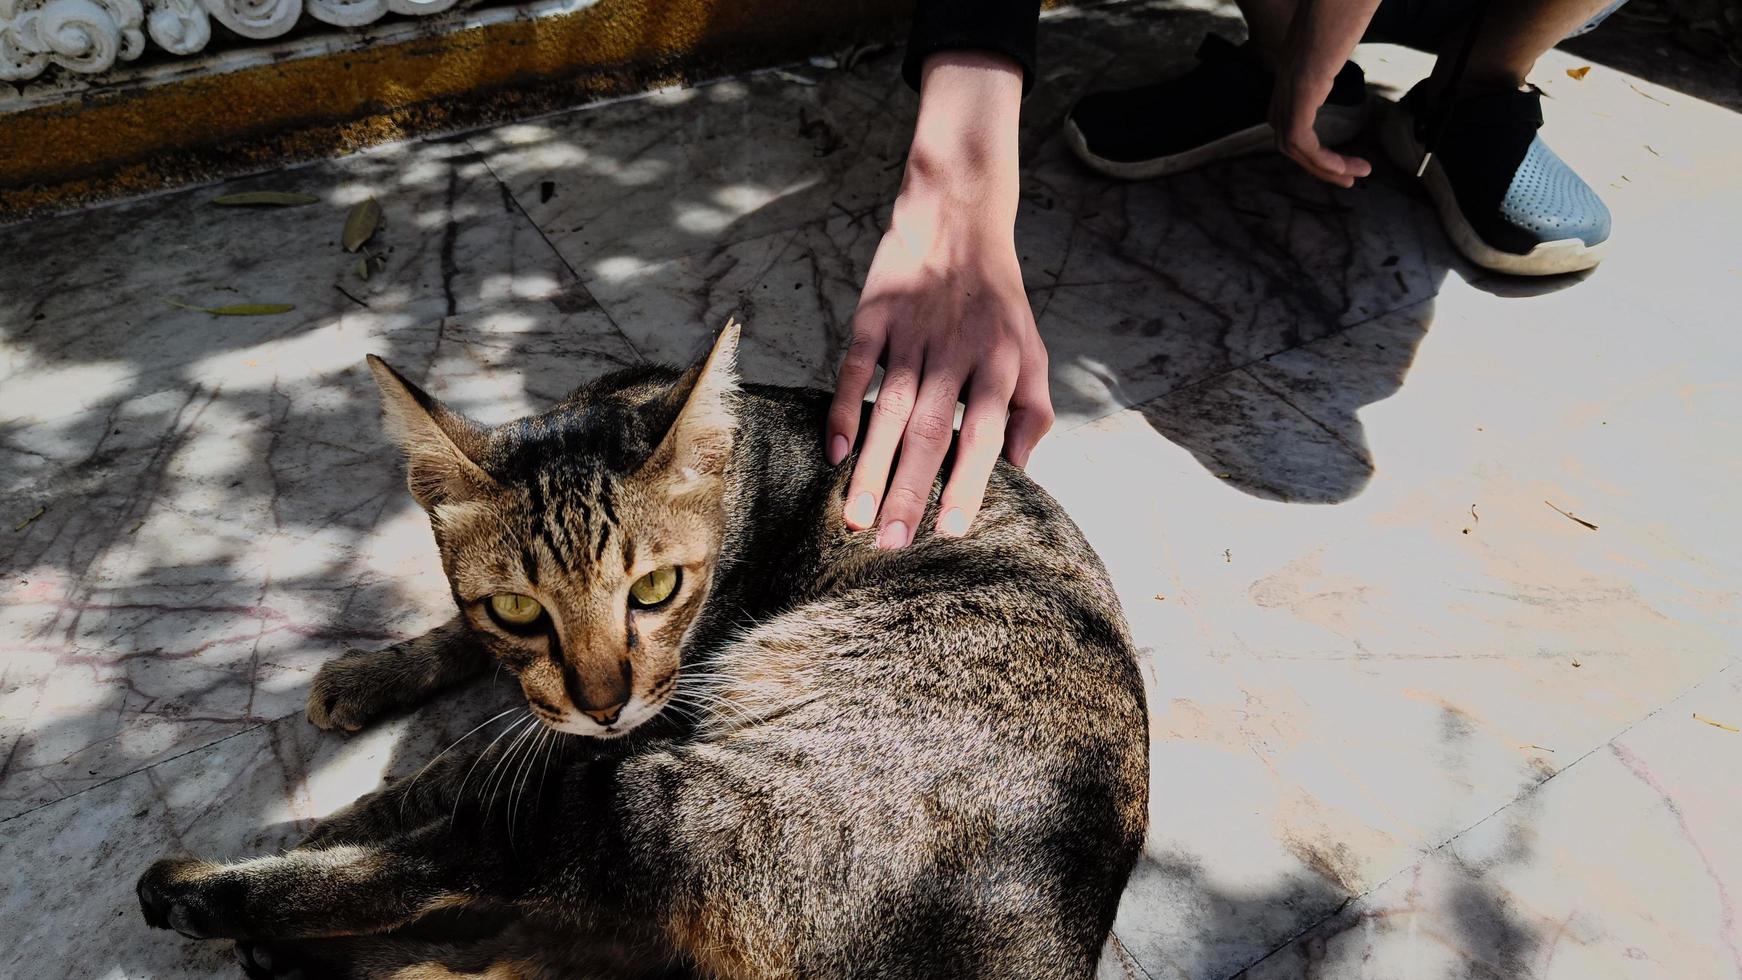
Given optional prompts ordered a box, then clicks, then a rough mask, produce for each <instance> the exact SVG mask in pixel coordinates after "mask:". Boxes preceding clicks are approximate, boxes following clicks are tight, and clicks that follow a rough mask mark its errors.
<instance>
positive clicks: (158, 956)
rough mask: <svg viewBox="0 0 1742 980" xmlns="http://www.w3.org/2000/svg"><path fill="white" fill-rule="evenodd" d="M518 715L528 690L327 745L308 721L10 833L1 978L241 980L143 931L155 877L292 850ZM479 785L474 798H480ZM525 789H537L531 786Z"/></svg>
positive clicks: (157, 769)
mask: <svg viewBox="0 0 1742 980" xmlns="http://www.w3.org/2000/svg"><path fill="white" fill-rule="evenodd" d="M517 704H518V705H519V706H521V707H523V706H524V704H525V701H524V699H523V698H522V697H521V695H520V692H519V689H518V687H517V686H516V685H514V684H512V683H510V682H508V681H506V680H504V681H501V682H499V683H496V684H492V685H483V686H481V687H479V688H474V689H472V690H469V691H467V692H464V693H462V694H458V695H454V696H450V697H446V698H443V699H440V700H438V701H436V702H434V703H432V704H431V705H429V706H428V707H426V708H424V709H422V710H420V711H418V712H417V713H415V714H413V715H410V716H407V717H403V718H399V719H397V720H393V721H390V722H388V723H386V724H383V725H381V726H379V727H375V728H371V729H370V730H368V731H366V732H363V733H362V734H359V735H355V736H349V737H343V736H338V735H334V734H331V733H327V732H322V731H320V730H318V729H316V728H315V727H314V726H313V725H311V724H309V723H308V722H307V721H306V720H304V719H303V718H302V717H301V716H300V715H298V716H296V717H291V718H285V719H282V720H280V721H278V722H275V723H273V724H269V725H264V726H260V727H257V728H254V729H251V730H249V731H246V732H243V733H241V734H239V735H236V736H235V737H233V738H227V739H224V740H223V741H220V742H218V743H216V744H214V745H211V746H209V747H207V748H204V749H202V750H200V751H197V752H193V753H190V754H187V755H183V756H180V757H179V758H175V759H171V760H168V761H166V762H163V763H161V764H159V765H157V766H154V767H152V768H150V769H147V770H145V771H143V772H137V773H134V774H132V775H130V776H126V777H124V778H121V779H116V780H112V781H110V782H107V783H104V784H102V785H98V786H95V787H93V788H90V789H88V790H85V791H84V792H81V793H78V794H77V795H74V796H71V797H69V798H67V799H63V800H60V801H57V802H55V803H51V804H48V805H47V806H44V807H41V808H39V809H37V810H34V811H32V812H30V813H28V814H25V815H24V816H21V817H18V818H16V819H12V820H9V821H7V822H6V823H5V824H4V827H5V830H4V832H0V863H3V864H4V866H5V867H6V868H7V869H8V870H7V875H8V882H7V887H6V888H5V889H4V890H0V914H4V915H5V916H6V917H7V920H8V921H10V922H11V923H12V926H11V927H10V928H9V929H8V933H9V934H10V935H11V936H12V939H10V940H8V941H7V942H6V943H3V944H0V976H7V977H26V976H29V977H57V978H60V977H65V978H68V980H75V978H76V980H99V978H101V980H131V978H136V977H189V978H191V977H221V976H239V975H240V971H239V970H238V969H237V968H236V966H235V963H234V961H233V960H232V959H231V952H230V945H231V944H229V943H224V942H192V941H189V940H185V939H183V938H182V937H180V936H178V935H176V934H174V933H172V932H165V931H161V930H154V929H149V928H147V927H146V925H145V922H144V920H143V919H142V918H141V917H140V914H139V899H138V896H137V895H136V894H135V892H134V883H135V882H136V881H137V880H138V878H139V875H140V874H141V873H142V872H143V871H144V870H145V868H146V866H147V865H149V864H150V863H151V862H152V861H153V860H155V859H157V858H159V857H164V856H170V855H185V854H198V855H205V856H210V857H213V858H216V859H220V860H237V859H241V858H246V857H253V856H257V855H261V854H270V853H273V852H276V851H279V850H282V849H284V848H286V847H290V846H292V845H294V844H295V843H296V842H297V841H298V840H300V839H301V838H302V837H303V835H305V834H307V833H308V832H309V831H310V830H312V829H313V827H314V824H315V822H316V820H318V819H319V818H321V817H324V816H326V815H327V814H330V813H332V812H333V811H335V810H338V809H339V808H340V807H343V806H344V805H346V804H348V803H350V802H351V801H352V800H354V799H356V798H357V797H358V796H361V795H362V794H364V793H366V792H368V791H369V790H371V789H374V788H376V787H378V786H379V785H380V784H381V783H382V782H383V780H384V779H386V780H391V779H405V778H411V777H413V776H415V775H416V773H417V771H418V769H419V768H420V767H422V765H423V764H424V763H425V762H427V761H428V760H429V759H431V758H433V757H434V756H435V755H436V754H437V753H438V752H439V751H441V750H442V749H443V748H445V747H446V746H447V745H449V744H450V743H452V742H454V741H455V740H456V739H459V738H460V737H461V736H462V735H464V734H466V733H467V732H468V731H470V730H471V729H473V728H474V726H477V725H479V724H480V723H482V722H484V721H486V720H487V719H489V718H490V717H491V716H493V715H495V714H497V713H498V712H500V711H502V710H504V709H505V708H509V707H512V706H516V705H517ZM523 717H524V711H517V712H515V713H514V714H512V715H509V716H507V717H504V718H502V719H500V720H499V721H497V722H496V723H494V724H492V725H488V726H485V727H484V728H483V729H482V730H480V731H479V732H477V733H476V734H475V735H473V736H472V737H471V738H470V739H468V740H467V741H466V743H465V745H466V747H467V748H474V747H475V748H476V749H480V750H481V749H482V748H483V747H484V746H485V745H486V744H488V742H489V740H490V739H491V738H492V737H494V736H495V735H496V734H498V733H499V732H504V731H509V730H511V729H513V727H514V725H515V724H516V722H517V720H523ZM504 744H506V743H504ZM479 775H480V778H479V779H478V780H476V781H474V783H473V785H475V786H478V787H482V786H484V785H486V784H485V781H484V778H483V777H484V773H482V772H480V774H479ZM523 778H524V779H525V780H526V781H527V783H528V784H530V781H531V779H532V776H531V775H530V774H526V775H525V776H524V777H523ZM500 783H501V781H500V780H497V781H495V782H493V783H491V784H489V785H490V787H491V789H495V788H496V787H497V786H499V785H500ZM505 799H506V798H505ZM505 805H506V804H505V803H504V804H500V805H499V806H505Z"/></svg>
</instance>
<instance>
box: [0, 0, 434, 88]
mask: <svg viewBox="0 0 1742 980" xmlns="http://www.w3.org/2000/svg"><path fill="white" fill-rule="evenodd" d="M456 2H458V0H146V2H144V3H141V0H0V81H8V82H26V81H30V80H31V79H34V78H37V77H38V76H40V75H42V74H43V72H45V71H47V70H48V69H49V68H50V67H51V66H53V67H56V68H59V69H62V70H64V71H68V72H74V73H76V74H79V75H94V74H97V73H99V72H104V71H108V70H110V69H111V68H114V67H115V66H116V65H117V63H120V62H128V61H132V60H134V59H136V58H138V57H139V56H140V55H141V54H144V53H145V50H146V45H147V38H149V39H150V43H151V44H153V45H155V46H156V47H158V48H160V49H162V50H163V51H166V52H168V53H170V54H174V55H182V56H186V55H193V54H198V53H200V52H201V51H203V50H205V47H206V45H207V44H208V43H209V42H210V41H211V39H212V24H211V22H212V21H213V20H216V21H217V22H218V23H220V24H222V25H224V26H225V27H227V28H229V29H230V30H231V31H234V32H235V33H237V34H239V35H241V36H242V37H244V38H249V39H252V40H266V39H268V38H275V37H279V36H281V35H283V34H285V33H286V32H287V31H289V30H290V29H291V28H292V27H295V26H296V24H297V22H298V21H299V20H300V19H301V18H302V15H303V14H304V13H305V12H306V13H307V14H308V15H309V16H310V17H312V18H314V19H315V20H318V21H321V22H323V23H326V24H331V25H333V26H335V27H361V26H363V25H365V24H372V23H374V22H375V21H378V20H380V19H381V18H383V17H385V16H387V15H388V14H390V13H393V14H406V15H411V16H428V15H430V14H438V13H441V12H442V11H444V10H448V9H449V8H451V7H453V6H454V5H455V3H456Z"/></svg>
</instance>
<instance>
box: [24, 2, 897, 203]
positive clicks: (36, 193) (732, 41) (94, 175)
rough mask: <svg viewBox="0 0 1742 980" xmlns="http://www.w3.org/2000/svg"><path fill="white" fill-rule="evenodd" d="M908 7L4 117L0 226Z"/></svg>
mask: <svg viewBox="0 0 1742 980" xmlns="http://www.w3.org/2000/svg"><path fill="white" fill-rule="evenodd" d="M910 7H911V0H828V2H821V0H600V2H599V3H596V4H594V5H592V6H590V7H586V8H584V9H581V10H578V11H574V12H571V13H563V14H554V15H550V16H545V17H540V18H536V19H531V20H522V19H517V20H509V21H504V22H501V23H494V24H488V25H484V26H476V27H471V28H467V29H463V30H458V31H455V32H453V33H449V34H443V35H440V36H431V37H422V38H417V39H414V40H408V41H404V42H399V43H394V44H387V45H383V46H381V47H377V48H370V49H365V50H361V51H348V52H342V53H337V54H331V55H322V56H316V57H308V58H301V59H294V60H285V61H280V62H277V63H273V64H267V65H260V66H256V67H251V68H246V69H242V70H238V71H232V72H227V73H224V74H213V75H201V76H196V77H190V78H186V79H182V80H178V81H174V82H166V83H164V84H160V85H155V86H151V87H145V88H137V89H130V90H126V91H114V92H108V93H105V92H103V91H101V89H95V90H93V91H92V92H90V93H89V94H88V95H86V96H85V97H84V98H83V99H82V100H81V101H80V102H79V103H77V104H73V105H64V106H59V105H57V106H50V107H46V108H40V109H32V110H26V111H22V112H17V113H7V114H0V147H4V148H5V149H4V152H0V220H8V219H11V218H18V217H22V216H26V215H29V214H33V213H40V212H43V211H49V210H55V209H59V208H63V207H67V206H70V205H73V204H78V203H83V202H86V201H90V200H95V199H100V198H106V197H115V196H123V195H129V194H137V193H141V192H144V191H148V190H153V189H157V188H161V187H166V186H174V185H176V184H183V183H189V182H193V181H198V180H205V179H210V178H212V177H217V176H223V175H226V174H236V173H245V172H249V171H254V170H260V169H264V168H267V167H272V166H278V165H282V164H283V163H286V162H290V161H294V160H302V159H309V158H313V157H322V156H333V155H336V154H340V153H344V152H349V151H353V150H356V149H359V148H362V147H365V146H369V145H372V144H376V143H381V142H386V141H391V140H395V139H403V138H405V137H408V136H412V135H417V134H421V133H428V132H439V131H444V130H452V129H459V128H464V127H467V126H472V125H479V124H483V123H487V122H493V121H498V120H505V119H513V118H519V117H524V116H527V115H532V114H535V113H538V112H545V111H549V110H551V109H556V108H561V107H563V106H565V105H574V104H579V103H582V102H586V101H591V100H593V99H597V98H600V97H604V96H608V95H614V94H621V93H624V92H632V91H640V90H644V89H646V88H650V87H654V86H658V85H662V84H671V83H674V82H678V81H686V80H692V79H695V78H699V77H706V76H709V75H717V74H721V73H724V72H730V71H741V70H744V69H747V68H752V67H760V66H765V65H770V64H779V63H781V62H784V61H789V60H792V59H794V58H798V57H801V56H803V55H806V54H814V53H816V52H819V51H824V50H829V49H831V48H833V47H835V46H837V45H842V44H846V43H849V42H852V41H855V40H860V39H864V38H894V37H896V36H897V35H898V34H899V31H900V26H901V22H902V20H903V19H904V18H905V16H906V14H907V12H908V10H909V9H910Z"/></svg>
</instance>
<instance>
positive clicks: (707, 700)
mask: <svg viewBox="0 0 1742 980" xmlns="http://www.w3.org/2000/svg"><path fill="white" fill-rule="evenodd" d="M680 697H682V698H685V699H686V703H688V704H690V705H691V706H692V707H695V708H696V709H698V710H700V711H703V712H705V713H707V714H708V715H710V716H717V717H723V718H724V719H725V720H727V721H730V722H733V723H736V724H741V725H753V724H756V723H757V722H759V721H761V719H760V718H758V717H757V716H756V715H755V714H753V713H752V712H750V711H749V710H747V709H746V708H745V707H744V706H743V705H741V704H738V703H737V702H736V701H734V700H732V699H731V698H728V697H725V696H724V695H721V694H715V693H713V692H710V691H700V690H695V689H690V690H686V691H678V692H676V693H674V694H673V695H672V700H673V701H676V700H678V699H679V698H680ZM687 699H694V700H687ZM700 720H701V719H698V721H700Z"/></svg>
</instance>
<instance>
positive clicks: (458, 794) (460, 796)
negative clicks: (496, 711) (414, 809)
mask: <svg viewBox="0 0 1742 980" xmlns="http://www.w3.org/2000/svg"><path fill="white" fill-rule="evenodd" d="M526 714H527V720H528V721H531V720H533V719H532V717H531V716H532V711H531V710H530V709H528V710H527V711H526ZM517 727H519V726H518V725H509V726H508V727H507V728H504V729H503V730H502V732H501V734H499V735H497V736H496V737H495V738H494V739H492V740H491V741H490V744H489V745H486V746H484V751H482V752H480V753H478V757H477V758H476V759H473V760H472V768H470V769H467V770H466V776H465V778H464V779H461V780H460V785H459V788H458V789H456V790H454V812H453V813H452V814H450V815H449V816H448V826H449V827H452V826H453V825H454V822H455V821H456V820H458V819H459V818H460V803H461V802H462V801H464V800H465V798H466V784H467V783H469V782H471V780H472V773H473V772H475V771H477V769H478V764H479V763H481V762H483V761H484V757H485V756H487V755H489V754H490V750H491V749H493V748H495V747H496V743H497V742H500V741H502V740H503V739H504V738H506V737H507V736H508V734H509V733H510V732H513V731H514V730H515V729H516V728H517Z"/></svg>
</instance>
